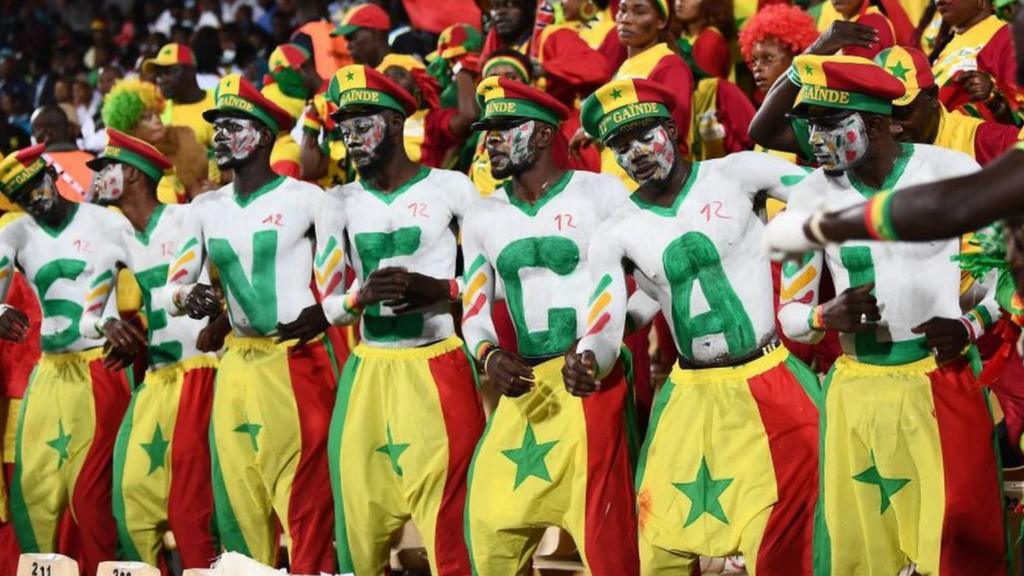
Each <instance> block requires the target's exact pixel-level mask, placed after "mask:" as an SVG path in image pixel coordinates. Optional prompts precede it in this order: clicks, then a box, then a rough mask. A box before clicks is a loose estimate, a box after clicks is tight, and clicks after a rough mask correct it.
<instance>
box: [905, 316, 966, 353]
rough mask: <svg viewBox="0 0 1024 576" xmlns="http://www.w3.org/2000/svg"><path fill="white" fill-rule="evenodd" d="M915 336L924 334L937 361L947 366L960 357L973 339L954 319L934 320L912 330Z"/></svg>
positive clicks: (960, 323) (961, 324)
mask: <svg viewBox="0 0 1024 576" xmlns="http://www.w3.org/2000/svg"><path fill="white" fill-rule="evenodd" d="M911 332H913V333H914V334H924V339H925V343H927V344H928V347H929V348H931V349H932V350H934V351H935V359H936V360H937V361H938V363H939V364H945V363H946V362H950V361H952V360H956V359H957V358H959V357H960V354H961V353H962V352H963V351H964V348H966V347H967V345H968V344H969V343H970V341H971V339H970V336H969V335H968V333H967V327H966V326H964V325H963V323H962V322H960V321H959V320H956V319H953V318H932V319H931V320H929V321H927V322H925V323H924V324H921V325H920V326H916V327H914V328H913V329H911Z"/></svg>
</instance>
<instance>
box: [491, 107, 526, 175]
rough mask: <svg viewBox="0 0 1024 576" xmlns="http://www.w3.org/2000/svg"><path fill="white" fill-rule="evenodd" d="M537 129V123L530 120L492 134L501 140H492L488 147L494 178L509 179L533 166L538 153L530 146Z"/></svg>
mask: <svg viewBox="0 0 1024 576" xmlns="http://www.w3.org/2000/svg"><path fill="white" fill-rule="evenodd" d="M536 128H537V123H536V122H535V121H534V120H530V121H527V122H523V123H522V124H519V125H517V126H513V127H511V128H507V129H505V130H495V131H493V132H492V134H496V135H497V136H498V139H499V142H498V143H495V142H494V141H493V140H492V141H491V142H490V143H489V144H488V146H487V153H488V155H490V157H491V174H492V176H494V177H495V178H508V177H509V176H513V175H515V174H520V173H522V172H524V171H525V170H526V169H527V168H529V167H530V166H531V165H532V164H533V161H534V158H535V157H536V151H535V150H534V148H533V147H531V146H530V141H531V140H532V139H533V132H534V130H536ZM495 144H496V145H495Z"/></svg>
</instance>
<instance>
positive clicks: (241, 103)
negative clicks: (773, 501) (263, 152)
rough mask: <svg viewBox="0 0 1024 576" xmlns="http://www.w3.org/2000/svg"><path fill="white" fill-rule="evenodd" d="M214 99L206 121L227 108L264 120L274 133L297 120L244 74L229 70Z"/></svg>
mask: <svg viewBox="0 0 1024 576" xmlns="http://www.w3.org/2000/svg"><path fill="white" fill-rule="evenodd" d="M214 101H215V102H216V106H215V107H214V108H212V109H210V110H207V111H205V112H203V118H204V119H205V120H206V121H207V122H213V121H214V120H215V119H216V118H217V117H218V116H221V115H223V113H224V112H241V113H243V114H246V115H248V116H252V117H253V118H256V119H257V120H259V121H260V122H263V123H264V124H266V126H267V128H270V130H271V131H273V132H274V133H275V134H276V133H278V132H282V131H287V130H291V128H292V125H293V124H295V118H293V117H292V115H291V114H289V113H288V112H287V111H285V110H283V109H282V108H281V107H280V106H278V105H277V104H274V103H273V102H272V101H271V100H270V99H269V98H267V97H266V96H264V95H263V94H260V91H259V90H257V89H256V87H255V86H253V85H252V82H249V80H248V79H247V78H246V77H245V76H242V75H241V74H228V75H227V76H225V77H223V78H221V79H220V84H218V85H217V91H216V92H215V94H214Z"/></svg>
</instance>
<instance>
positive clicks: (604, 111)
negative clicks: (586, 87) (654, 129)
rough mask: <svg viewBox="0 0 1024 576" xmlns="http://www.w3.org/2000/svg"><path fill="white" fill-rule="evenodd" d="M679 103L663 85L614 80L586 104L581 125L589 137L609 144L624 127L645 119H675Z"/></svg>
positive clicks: (643, 80)
mask: <svg viewBox="0 0 1024 576" xmlns="http://www.w3.org/2000/svg"><path fill="white" fill-rule="evenodd" d="M677 105H678V102H677V100H676V97H675V96H674V95H673V94H672V93H671V92H670V91H668V90H667V89H666V88H663V87H662V86H661V85H659V84H657V83H656V82H652V81H650V80H645V79H641V78H637V79H629V80H613V81H611V82H609V83H607V84H605V85H604V86H601V87H600V88H598V89H597V90H596V91H595V92H594V93H593V94H591V95H590V96H588V97H587V99H586V100H584V101H583V107H582V108H581V110H580V122H581V123H582V124H583V129H584V130H586V131H587V134H589V135H590V136H592V137H594V138H597V139H599V140H607V139H608V137H610V136H611V135H612V134H614V133H615V132H617V131H618V130H619V129H620V128H622V127H623V126H625V125H627V124H630V123H633V122H636V121H638V120H642V119H644V118H671V117H672V112H674V111H675V109H676V106H677Z"/></svg>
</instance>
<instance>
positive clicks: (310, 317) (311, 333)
mask: <svg viewBox="0 0 1024 576" xmlns="http://www.w3.org/2000/svg"><path fill="white" fill-rule="evenodd" d="M329 325H330V324H329V323H328V322H327V316H324V308H323V306H321V305H320V304H314V305H312V306H308V307H307V308H305V309H304V310H303V311H302V312H299V317H298V318H296V319H295V320H292V321H291V322H288V323H283V322H278V324H277V342H278V343H281V342H284V341H285V340H292V339H294V338H298V340H299V341H298V343H296V346H302V345H303V344H305V343H306V342H309V341H310V340H312V339H313V338H316V337H317V336H319V335H320V334H322V333H323V331H324V330H327V326H329Z"/></svg>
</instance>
